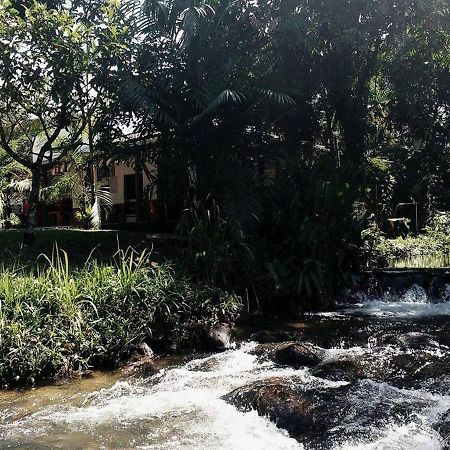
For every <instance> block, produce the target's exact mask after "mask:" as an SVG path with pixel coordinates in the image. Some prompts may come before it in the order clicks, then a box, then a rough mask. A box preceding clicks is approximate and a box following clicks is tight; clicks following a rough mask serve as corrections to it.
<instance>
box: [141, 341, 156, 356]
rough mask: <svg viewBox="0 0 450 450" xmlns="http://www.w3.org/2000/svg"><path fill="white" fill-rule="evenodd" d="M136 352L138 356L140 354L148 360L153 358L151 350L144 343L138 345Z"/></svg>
mask: <svg viewBox="0 0 450 450" xmlns="http://www.w3.org/2000/svg"><path fill="white" fill-rule="evenodd" d="M138 352H139V354H141V355H143V356H148V357H149V358H153V357H154V356H155V354H154V352H153V350H152V349H151V348H150V346H149V345H148V344H147V343H145V342H141V343H140V344H139V345H138Z"/></svg>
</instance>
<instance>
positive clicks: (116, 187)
mask: <svg viewBox="0 0 450 450" xmlns="http://www.w3.org/2000/svg"><path fill="white" fill-rule="evenodd" d="M146 166H147V167H148V169H149V170H150V171H153V170H155V168H154V166H152V165H151V164H149V163H146ZM134 173H135V171H134V168H133V167H132V166H130V165H127V164H116V165H114V166H113V167H111V168H110V175H109V183H108V185H109V188H110V192H111V197H112V201H113V203H114V204H115V205H121V204H123V203H125V185H124V177H125V175H133V174H134ZM142 180H143V187H144V189H145V188H146V187H147V186H148V185H149V184H150V180H149V179H148V178H147V175H146V174H145V173H144V172H143V173H142ZM156 199H157V193H156V189H154V190H153V195H152V198H151V199H150V200H156Z"/></svg>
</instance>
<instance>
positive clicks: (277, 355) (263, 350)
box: [254, 342, 323, 367]
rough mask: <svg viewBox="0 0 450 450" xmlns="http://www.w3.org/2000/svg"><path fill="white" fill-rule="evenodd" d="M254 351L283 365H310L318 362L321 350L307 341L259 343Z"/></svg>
mask: <svg viewBox="0 0 450 450" xmlns="http://www.w3.org/2000/svg"><path fill="white" fill-rule="evenodd" d="M254 353H255V354H256V355H258V356H261V357H265V358H268V359H270V360H272V361H274V362H276V363H277V364H282V365H285V366H291V367H302V366H307V367H312V366H315V365H317V364H319V363H320V361H321V357H322V353H323V350H322V349H321V348H319V347H316V346H315V345H313V344H310V343H307V342H283V343H281V344H261V345H259V346H258V347H256V349H255V350H254Z"/></svg>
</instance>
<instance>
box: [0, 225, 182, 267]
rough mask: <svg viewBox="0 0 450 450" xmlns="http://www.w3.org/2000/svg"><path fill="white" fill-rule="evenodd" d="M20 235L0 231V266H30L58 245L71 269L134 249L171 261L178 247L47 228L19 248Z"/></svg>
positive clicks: (121, 234)
mask: <svg viewBox="0 0 450 450" xmlns="http://www.w3.org/2000/svg"><path fill="white" fill-rule="evenodd" d="M22 238H23V231H21V230H0V258H1V262H2V263H6V264H7V263H9V262H11V261H15V262H20V263H26V264H28V263H30V264H33V263H34V262H36V261H39V256H40V255H42V254H46V255H51V253H52V250H53V248H54V247H55V246H56V245H57V246H58V247H59V248H60V249H62V250H65V251H66V252H67V253H68V255H69V261H70V264H71V265H79V264H83V263H84V262H85V261H86V259H87V258H88V257H89V256H90V255H91V257H92V258H95V259H97V260H101V261H107V260H109V259H110V258H111V257H112V256H113V255H114V254H115V253H116V252H117V250H118V249H119V248H120V249H124V250H125V249H127V248H128V247H133V248H134V249H136V250H137V251H142V250H144V249H145V248H147V249H149V250H150V249H153V256H154V259H156V260H158V259H161V258H164V257H169V258H170V257H172V256H174V254H175V253H176V248H177V245H176V244H175V243H174V241H173V239H170V238H167V237H165V236H157V235H156V236H155V235H149V234H148V233H143V232H128V231H114V230H99V231H92V230H82V229H72V228H46V229H37V230H36V241H35V243H34V245H33V247H31V248H24V247H23V246H22Z"/></svg>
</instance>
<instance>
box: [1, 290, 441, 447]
mask: <svg viewBox="0 0 450 450" xmlns="http://www.w3.org/2000/svg"><path fill="white" fill-rule="evenodd" d="M449 319H450V303H449V302H448V299H445V298H443V299H440V301H439V302H436V301H432V300H430V299H428V298H427V297H426V294H425V293H424V292H422V291H421V290H420V288H418V287H417V286H413V287H412V288H410V289H409V290H408V291H407V292H406V293H405V295H403V296H402V297H401V298H397V299H395V301H393V299H390V298H387V297H386V298H378V299H371V298H365V297H361V299H360V301H359V303H357V304H353V305H351V306H350V305H346V306H342V307H340V308H339V309H338V310H336V311H334V312H329V313H321V314H311V315H309V316H307V317H306V318H305V320H304V321H302V322H301V323H295V324H290V325H289V326H285V329H284V331H283V333H284V334H282V333H281V332H279V331H275V330H272V331H270V330H269V331H267V330H266V332H265V336H266V337H265V338H264V339H263V340H264V341H265V342H268V341H270V340H271V337H270V336H272V340H274V341H281V340H286V339H287V338H289V340H290V341H292V340H294V341H295V340H299V341H302V342H308V343H311V345H314V348H317V349H320V358H321V362H320V364H319V365H318V366H316V367H311V366H310V367H305V366H301V365H300V366H298V365H297V366H295V367H294V366H289V365H282V364H279V363H277V362H276V361H274V360H273V359H271V358H268V357H264V354H263V353H264V352H262V353H261V350H260V351H257V349H258V348H261V346H260V347H258V345H259V344H258V343H257V342H254V341H253V340H251V339H243V340H242V342H240V343H238V344H237V345H236V348H234V349H232V350H228V351H225V352H223V353H219V354H213V355H211V354H209V355H197V356H195V357H193V359H190V360H188V361H185V362H182V363H178V364H175V365H172V366H169V367H167V368H165V369H162V370H160V371H159V372H158V373H157V374H155V375H152V376H142V377H136V378H127V379H120V378H119V376H118V375H117V374H107V373H103V374H97V375H96V376H95V377H93V378H91V379H85V380H75V381H71V382H66V383H64V384H61V385H55V386H49V387H40V388H35V389H32V390H24V391H8V392H2V393H0V448H2V449H4V448H26V449H53V448H64V449H76V448H89V449H97V448H104V449H113V448H137V449H299V448H300V449H301V448H305V449H309V448H311V449H405V450H406V449H424V450H425V449H427V450H428V449H441V448H446V445H448V443H447V444H446V443H445V439H444V438H445V428H442V424H444V425H445V420H444V419H443V418H444V417H445V414H446V413H447V411H448V410H450V373H449V372H448V369H449V368H450V364H449V360H450V356H449V355H450V352H449V347H448V346H449V345H450V342H449V336H450V325H449ZM271 333H272V334H271ZM277 333H278V334H277ZM280 333H281V337H280ZM253 339H259V340H260V341H261V333H259V335H258V333H257V334H256V337H255V335H254V336H253ZM264 345H266V348H267V349H270V346H271V345H276V344H264ZM263 347H264V346H263ZM262 354H263V356H261V355H262ZM342 361H344V362H345V364H342ZM350 363H351V364H350ZM350 366H351V369H352V370H350V371H349V370H348V368H349V367H350ZM355 368H356V369H355ZM355 371H356V372H355ZM355 373H356V375H355ZM270 380H272V381H273V380H277V382H280V380H281V381H282V382H286V383H289V386H295V389H297V391H298V392H301V393H304V394H305V395H306V394H307V395H309V398H310V399H311V398H312V399H313V400H312V402H313V403H314V402H317V403H318V406H317V408H316V409H314V410H313V413H312V414H313V415H314V417H313V418H312V422H308V423H312V424H313V426H312V427H308V426H306V427H304V429H302V428H301V426H300V429H299V430H297V431H298V432H296V433H292V432H291V433H290V434H289V433H288V432H287V431H286V430H284V429H283V428H278V427H277V425H276V424H275V423H274V421H271V420H269V418H268V417H267V416H265V415H264V414H261V411H259V412H260V414H258V412H257V411H255V410H254V409H251V408H249V409H247V410H243V409H242V408H237V407H236V406H235V405H233V404H232V403H229V402H227V401H226V399H224V396H225V395H226V394H228V393H230V392H231V391H233V390H235V389H238V388H241V387H242V386H248V385H249V384H252V383H255V382H259V383H265V382H269V381H270ZM319 403H320V404H319ZM313 406H314V407H315V406H316V405H313ZM272 419H273V417H272ZM449 420H450V417H449ZM302 423H304V422H302ZM439 424H441V427H440V425H439ZM448 429H450V427H449V428H448ZM442 430H444V431H442ZM294 437H295V439H294Z"/></svg>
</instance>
